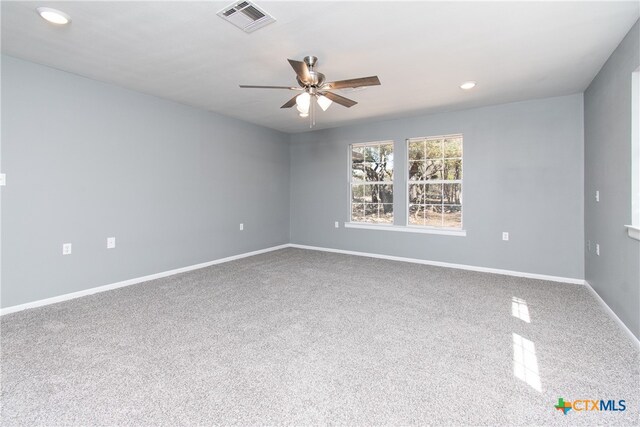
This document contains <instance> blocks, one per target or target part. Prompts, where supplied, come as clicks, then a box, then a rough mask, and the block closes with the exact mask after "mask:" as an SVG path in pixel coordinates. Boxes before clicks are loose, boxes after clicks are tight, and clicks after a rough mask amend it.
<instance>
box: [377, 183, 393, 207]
mask: <svg viewBox="0 0 640 427" xmlns="http://www.w3.org/2000/svg"><path fill="white" fill-rule="evenodd" d="M378 197H379V198H378V201H379V202H380V203H391V204H393V185H386V184H381V185H378Z"/></svg>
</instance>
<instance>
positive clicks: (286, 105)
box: [280, 95, 299, 108]
mask: <svg viewBox="0 0 640 427" xmlns="http://www.w3.org/2000/svg"><path fill="white" fill-rule="evenodd" d="M298 96H299V95H296V96H294V97H293V98H291V99H290V100H288V101H287V102H285V103H284V105H282V107H280V108H291V107H293V106H294V105H296V98H297V97H298Z"/></svg>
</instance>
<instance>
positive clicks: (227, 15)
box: [218, 1, 276, 33]
mask: <svg viewBox="0 0 640 427" xmlns="http://www.w3.org/2000/svg"><path fill="white" fill-rule="evenodd" d="M218 16H219V17H221V18H222V19H224V20H225V21H229V22H231V23H232V24H233V25H235V26H236V27H238V28H240V29H241V30H242V31H244V32H245V33H251V32H253V31H255V30H257V29H258V28H262V27H264V26H265V25H269V24H271V23H272V22H275V21H276V19H275V18H274V17H273V16H271V15H269V14H268V13H267V12H265V11H264V10H262V9H261V8H260V7H258V6H257V5H255V4H254V3H251V2H250V1H241V2H237V3H233V4H231V5H230V6H227V7H225V8H224V9H222V10H221V11H220V12H218Z"/></svg>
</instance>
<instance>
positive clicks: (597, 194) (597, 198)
mask: <svg viewBox="0 0 640 427" xmlns="http://www.w3.org/2000/svg"><path fill="white" fill-rule="evenodd" d="M599 201H600V191H599V190H596V202H599Z"/></svg>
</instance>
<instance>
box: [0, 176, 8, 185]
mask: <svg viewBox="0 0 640 427" xmlns="http://www.w3.org/2000/svg"><path fill="white" fill-rule="evenodd" d="M5 185H7V175H5V174H3V173H0V187H4V186H5Z"/></svg>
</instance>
